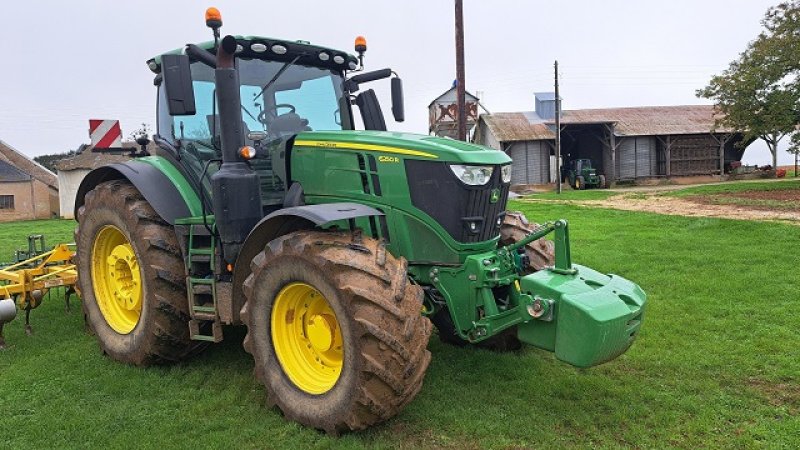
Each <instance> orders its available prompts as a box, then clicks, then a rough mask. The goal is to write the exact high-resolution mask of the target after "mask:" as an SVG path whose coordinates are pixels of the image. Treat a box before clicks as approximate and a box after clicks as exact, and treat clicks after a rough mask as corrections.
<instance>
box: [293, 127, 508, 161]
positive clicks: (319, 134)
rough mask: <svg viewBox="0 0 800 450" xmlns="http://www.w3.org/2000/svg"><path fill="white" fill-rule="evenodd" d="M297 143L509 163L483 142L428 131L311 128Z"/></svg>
mask: <svg viewBox="0 0 800 450" xmlns="http://www.w3.org/2000/svg"><path fill="white" fill-rule="evenodd" d="M295 145H302V146H308V147H320V148H341V149H353V150H367V151H376V152H385V153H387V154H392V155H395V156H399V157H402V158H404V159H421V160H436V161H444V162H452V163H464V164H487V165H496V164H508V163H510V162H511V158H509V157H508V155H506V154H505V153H504V152H501V151H498V150H494V149H492V148H489V147H484V146H481V145H476V144H470V143H467V142H461V141H457V140H454V139H447V138H440V137H436V136H427V135H424V134H414V133H398V132H392V131H310V132H304V133H300V134H298V135H297V137H296V138H295Z"/></svg>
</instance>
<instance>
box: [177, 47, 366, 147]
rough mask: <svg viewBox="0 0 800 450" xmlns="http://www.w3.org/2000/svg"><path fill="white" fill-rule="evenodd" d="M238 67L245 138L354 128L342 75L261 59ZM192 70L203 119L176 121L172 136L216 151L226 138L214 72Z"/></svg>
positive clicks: (241, 61) (195, 67)
mask: <svg viewBox="0 0 800 450" xmlns="http://www.w3.org/2000/svg"><path fill="white" fill-rule="evenodd" d="M238 64H239V80H240V83H241V88H240V95H241V100H242V120H243V122H244V130H243V131H244V134H245V135H247V133H248V132H250V131H263V132H265V133H267V136H268V140H274V139H279V138H282V137H285V136H289V135H294V134H297V133H299V132H302V131H311V130H342V129H346V128H350V126H349V125H348V124H349V123H350V122H351V121H350V117H349V116H347V115H348V114H349V110H345V111H344V115H345V117H344V118H343V113H342V108H341V105H347V103H346V101H345V95H344V93H343V90H342V81H343V80H342V75H341V74H340V73H337V72H335V71H331V70H327V69H320V68H317V67H309V66H303V65H299V64H288V63H285V62H278V61H264V60H260V59H238ZM191 70H192V80H193V86H194V96H195V105H196V108H197V113H196V114H195V115H193V116H175V117H172V124H171V125H172V136H173V138H175V139H180V140H182V141H184V140H189V141H195V142H198V143H200V144H207V145H209V146H211V147H214V144H215V140H214V137H215V136H216V137H217V139H218V136H219V135H220V127H219V111H218V108H217V106H216V98H215V95H216V92H215V87H214V69H212V68H211V67H208V66H206V65H204V64H202V63H199V62H195V63H192V65H191ZM279 72H280V74H279ZM278 74H279V75H278ZM276 75H278V77H277V78H275V76H276ZM273 78H275V80H274V81H273V82H272V83H270V81H271V80H273ZM265 87H266V89H265ZM345 108H346V106H345ZM216 144H217V145H216V146H217V147H218V146H219V145H218V144H219V143H218V142H216Z"/></svg>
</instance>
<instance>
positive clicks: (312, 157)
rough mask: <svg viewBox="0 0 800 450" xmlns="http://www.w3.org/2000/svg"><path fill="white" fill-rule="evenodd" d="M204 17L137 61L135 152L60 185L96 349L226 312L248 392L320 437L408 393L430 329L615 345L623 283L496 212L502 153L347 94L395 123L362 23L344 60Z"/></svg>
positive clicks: (577, 350) (114, 353) (156, 339)
mask: <svg viewBox="0 0 800 450" xmlns="http://www.w3.org/2000/svg"><path fill="white" fill-rule="evenodd" d="M206 22H207V25H209V26H210V27H211V28H212V29H213V31H214V40H213V41H211V42H206V43H202V44H198V45H193V44H190V45H187V46H185V47H183V48H180V49H178V50H175V51H172V52H168V53H164V54H161V55H159V56H156V57H155V58H153V59H151V60H149V61H148V66H149V68H150V70H151V71H152V72H153V73H154V75H155V85H156V87H157V125H158V127H157V134H156V135H155V136H154V137H153V139H154V140H155V142H156V143H157V144H158V148H159V150H158V152H157V154H154V155H143V156H141V157H139V158H136V159H135V160H132V161H130V162H126V163H122V164H113V165H109V166H105V167H101V168H98V169H95V170H93V171H92V172H90V173H89V175H88V176H87V177H86V178H85V179H84V181H83V182H82V184H81V186H80V188H79V191H78V195H77V200H76V204H75V212H76V214H75V215H76V218H77V221H78V226H77V228H76V230H75V240H76V243H77V260H78V262H77V264H78V271H79V284H80V290H81V292H82V295H83V307H84V311H85V315H86V320H87V323H88V325H89V327H90V328H91V330H92V331H93V332H94V334H95V335H96V337H97V339H98V341H99V344H100V347H101V348H102V350H103V351H104V353H106V354H107V355H108V356H109V357H111V358H113V359H115V360H119V361H122V362H125V363H129V364H134V365H139V366H147V365H152V364H163V363H172V362H176V361H181V360H183V359H185V358H187V357H190V356H191V355H193V354H196V353H197V352H199V351H202V350H203V348H205V347H206V346H207V345H209V344H210V343H215V342H220V341H221V340H222V339H223V328H222V326H223V325H240V324H243V325H245V326H246V327H247V335H246V338H245V339H244V348H245V349H246V350H247V351H248V352H249V353H250V354H252V356H253V359H254V363H255V375H256V378H257V379H258V380H259V382H261V383H263V385H264V387H265V389H266V395H267V403H268V404H269V405H274V406H277V407H278V408H280V409H281V411H282V412H283V413H284V415H285V416H286V417H287V418H289V419H291V420H295V421H297V422H299V423H302V424H304V425H306V426H310V427H314V428H318V429H322V430H325V431H327V432H329V433H339V432H342V431H349V430H359V429H364V428H366V427H369V426H371V425H373V424H376V423H379V422H382V421H384V420H387V419H389V418H391V417H392V416H394V415H396V414H397V413H398V412H399V411H400V410H401V409H402V408H403V407H404V406H405V405H406V404H408V403H409V402H410V401H411V400H412V399H413V398H414V397H415V396H416V395H417V393H418V392H419V391H420V389H421V387H422V383H423V378H424V376H425V372H426V370H427V368H428V364H429V362H430V360H431V354H430V352H429V351H428V350H427V344H428V339H429V337H430V334H431V330H432V325H433V324H435V325H436V327H437V328H438V330H439V331H438V333H439V336H440V338H441V339H442V340H445V341H447V342H451V343H454V344H458V345H489V346H497V347H504V348H516V347H519V346H520V345H522V344H527V345H532V346H535V347H539V348H542V349H546V350H549V351H552V352H555V355H556V357H557V358H559V359H560V360H562V361H565V362H567V363H569V364H573V365H575V366H578V367H590V366H594V365H597V364H600V363H603V362H606V361H609V360H611V359H614V358H615V357H617V356H619V355H620V354H622V353H624V352H625V351H626V350H627V349H628V347H629V346H630V345H631V343H632V342H633V341H634V339H635V337H636V335H637V333H638V331H639V328H640V326H641V323H642V319H643V314H644V305H645V299H646V296H645V293H644V292H643V291H642V290H641V289H640V288H639V287H638V286H637V285H636V284H634V283H632V282H630V281H628V280H625V279H624V278H621V277H619V276H615V275H605V274H602V273H600V272H597V271H595V270H592V269H590V268H588V267H584V266H579V265H577V264H573V263H572V261H571V257H570V248H569V230H568V226H567V223H566V222H565V221H563V220H557V221H554V222H548V223H546V224H544V225H537V224H533V223H529V222H528V220H527V219H526V218H525V217H524V216H523V215H522V214H521V213H516V212H509V211H506V202H507V199H508V193H509V187H510V181H511V160H510V159H509V157H508V156H507V155H506V154H505V153H503V152H498V151H495V150H492V149H489V148H486V147H481V146H477V145H472V144H468V143H464V142H460V141H455V140H452V139H442V138H438V137H432V136H424V135H414V134H406V133H393V132H387V131H386V123H385V120H384V116H383V113H382V112H381V108H380V105H379V103H378V100H377V97H376V95H375V92H374V91H373V90H372V89H369V90H365V91H362V92H360V93H359V91H360V88H361V87H363V85H364V84H366V83H369V82H373V81H377V80H380V79H386V78H390V79H391V88H392V89H391V91H392V108H391V109H392V113H393V115H394V118H395V120H397V121H402V120H403V102H402V99H403V96H402V84H401V81H400V78H398V77H397V75H396V74H395V73H394V72H393V71H392V70H390V69H384V70H377V71H373V72H364V71H362V67H363V55H364V51H365V50H366V42H365V41H364V40H363V38H359V39H357V40H356V52H357V53H358V54H359V56H358V57H356V56H352V55H350V54H347V53H345V52H342V51H338V50H334V49H330V48H326V47H320V46H315V45H312V44H310V43H308V42H305V41H289V40H283V39H274V38H268V37H260V36H225V38H224V39H220V38H219V37H220V35H219V28H220V26H221V24H222V20H221V18H220V16H219V12H218V11H216V10H215V9H213V8H210V9H209V10H208V12H207V15H206ZM355 111H358V112H359V113H360V116H361V123H363V127H364V128H365V129H364V130H360V131H356V121H355V119H354V112H355ZM550 234H553V235H554V240H552V241H551V240H547V239H545V236H547V235H550ZM498 382H499V380H498Z"/></svg>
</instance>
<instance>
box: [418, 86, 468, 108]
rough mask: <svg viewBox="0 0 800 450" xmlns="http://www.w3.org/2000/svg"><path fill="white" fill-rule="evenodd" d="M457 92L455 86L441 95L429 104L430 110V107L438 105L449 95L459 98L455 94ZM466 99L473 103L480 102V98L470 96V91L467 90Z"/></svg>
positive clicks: (465, 91) (465, 92)
mask: <svg viewBox="0 0 800 450" xmlns="http://www.w3.org/2000/svg"><path fill="white" fill-rule="evenodd" d="M455 90H456V86H453V87H451V88H450V89H448V90H446V91H444V92H443V93H442V94H441V95H439V96H438V97H436V98H435V99H433V100H432V101H431V102H430V103H428V108H430V107H431V105H433V104H434V103H436V102H437V101H439V100H440V99H441V98H442V97H445V96H447V95H448V94H450V95H452V96H454V97H456V98H458V97H457V95H458V94H456V93H455ZM464 98H465V99H466V100H467V101H473V102H476V101H478V100H479V99H478V97H476V96H474V95H472V94H470V92H469V91H468V90H466V89H465V90H464Z"/></svg>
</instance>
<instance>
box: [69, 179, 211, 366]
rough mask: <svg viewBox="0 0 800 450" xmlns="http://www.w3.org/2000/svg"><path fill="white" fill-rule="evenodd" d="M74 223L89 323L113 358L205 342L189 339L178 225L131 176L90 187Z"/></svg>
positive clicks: (158, 354)
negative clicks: (170, 221)
mask: <svg viewBox="0 0 800 450" xmlns="http://www.w3.org/2000/svg"><path fill="white" fill-rule="evenodd" d="M77 220H78V226H77V228H76V229H75V242H76V243H77V267H78V286H79V288H80V292H81V294H82V298H83V302H82V304H83V311H84V316H85V318H86V323H87V326H88V328H89V330H90V331H91V332H92V333H93V334H95V336H96V337H97V340H98V342H99V344H100V348H101V349H102V351H103V352H104V353H105V354H107V355H108V356H109V357H111V358H112V359H115V360H117V361H121V362H125V363H128V364H134V365H137V366H147V365H152V364H158V363H168V362H174V361H180V360H182V359H184V358H185V357H187V356H189V355H190V354H191V353H193V352H196V351H198V350H200V349H201V348H203V347H204V344H203V343H199V342H197V341H192V340H190V339H189V325H188V323H189V312H188V300H187V297H186V285H185V280H184V263H183V260H182V258H181V253H180V248H179V246H178V241H177V238H176V236H175V232H174V230H173V229H172V227H171V226H170V225H169V224H168V223H166V222H164V221H163V220H162V219H161V217H159V215H158V214H157V213H156V212H155V210H153V208H152V207H151V206H150V204H149V203H148V202H147V201H146V200H145V199H144V198H143V197H142V195H141V194H140V193H139V191H138V190H137V189H136V188H135V187H134V186H133V185H131V184H130V183H129V182H128V181H125V180H114V181H108V182H105V183H101V184H99V185H98V186H97V187H95V188H94V189H93V190H91V191H89V192H88V193H87V194H86V203H85V205H84V206H82V207H81V208H80V209H79V210H78V217H77Z"/></svg>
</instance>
